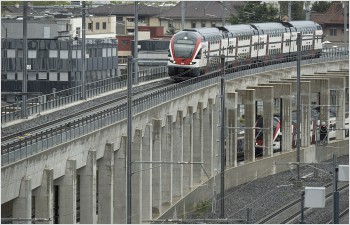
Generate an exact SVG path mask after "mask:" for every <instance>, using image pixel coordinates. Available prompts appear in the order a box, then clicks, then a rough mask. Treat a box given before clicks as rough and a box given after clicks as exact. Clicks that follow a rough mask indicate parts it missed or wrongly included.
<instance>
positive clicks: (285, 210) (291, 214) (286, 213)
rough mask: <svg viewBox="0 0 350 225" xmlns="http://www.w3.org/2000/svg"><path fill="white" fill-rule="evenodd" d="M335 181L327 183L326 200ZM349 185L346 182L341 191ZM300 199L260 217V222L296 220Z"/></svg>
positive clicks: (277, 222) (278, 222) (329, 196)
mask: <svg viewBox="0 0 350 225" xmlns="http://www.w3.org/2000/svg"><path fill="white" fill-rule="evenodd" d="M332 184H333V183H328V184H326V185H325V187H326V200H328V199H329V198H331V197H332V186H333V185H332ZM348 188H349V185H348V184H345V185H343V186H341V187H340V188H339V191H342V190H345V189H348ZM300 201H301V200H300V199H297V200H295V201H292V202H291V203H289V204H287V205H286V206H283V207H281V208H279V209H277V210H276V211H274V212H273V213H271V214H269V215H267V216H266V217H264V218H262V219H260V220H259V221H258V222H257V223H258V224H271V223H274V224H286V223H288V222H290V221H292V220H295V219H296V218H298V217H299V215H300V205H299V203H300ZM309 210H311V209H310V208H305V209H304V212H307V211H309Z"/></svg>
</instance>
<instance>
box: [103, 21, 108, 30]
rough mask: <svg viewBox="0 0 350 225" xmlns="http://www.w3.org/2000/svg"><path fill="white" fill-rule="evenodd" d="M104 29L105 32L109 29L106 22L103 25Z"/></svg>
mask: <svg viewBox="0 0 350 225" xmlns="http://www.w3.org/2000/svg"><path fill="white" fill-rule="evenodd" d="M102 29H104V30H106V29H107V23H106V22H103V23H102Z"/></svg>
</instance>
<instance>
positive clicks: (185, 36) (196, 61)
mask: <svg viewBox="0 0 350 225" xmlns="http://www.w3.org/2000/svg"><path fill="white" fill-rule="evenodd" d="M201 58H202V57H201V35H200V34H199V33H198V32H195V31H181V32H179V33H176V34H175V35H174V36H173V37H172V38H171V40H170V46H169V60H168V73H169V76H170V77H171V78H172V79H174V80H176V81H177V80H185V79H189V78H191V77H196V76H199V75H200V74H201V72H202V70H201V68H200V67H201V65H200V64H201V63H200V60H201Z"/></svg>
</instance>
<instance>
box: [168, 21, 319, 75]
mask: <svg viewBox="0 0 350 225" xmlns="http://www.w3.org/2000/svg"><path fill="white" fill-rule="evenodd" d="M298 32H301V34H302V48H301V50H302V53H301V54H302V56H305V55H307V56H309V57H319V56H320V54H321V52H322V34H323V31H322V27H321V26H320V25H319V24H317V23H315V22H313V21H291V22H281V23H252V24H240V25H228V26H224V27H212V28H193V29H184V30H183V31H180V32H178V33H176V34H174V36H173V37H172V38H171V41H170V46H169V60H168V73H169V76H170V77H171V78H172V79H174V80H184V79H188V78H191V77H196V76H200V75H202V74H205V73H206V72H209V71H213V70H217V69H219V65H220V63H219V62H220V58H219V56H221V55H225V58H226V59H225V61H226V66H229V67H233V68H235V67H237V66H240V65H248V64H249V65H253V66H263V65H267V64H268V63H269V62H271V61H273V60H276V62H277V61H279V62H283V61H287V60H294V59H296V56H297V42H296V39H297V33H298Z"/></svg>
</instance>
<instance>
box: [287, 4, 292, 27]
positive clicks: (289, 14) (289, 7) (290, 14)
mask: <svg viewBox="0 0 350 225" xmlns="http://www.w3.org/2000/svg"><path fill="white" fill-rule="evenodd" d="M291 20H292V2H291V1H288V22H290V21H291Z"/></svg>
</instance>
